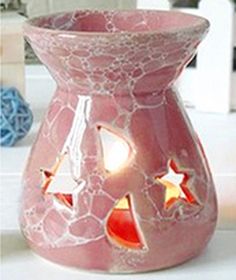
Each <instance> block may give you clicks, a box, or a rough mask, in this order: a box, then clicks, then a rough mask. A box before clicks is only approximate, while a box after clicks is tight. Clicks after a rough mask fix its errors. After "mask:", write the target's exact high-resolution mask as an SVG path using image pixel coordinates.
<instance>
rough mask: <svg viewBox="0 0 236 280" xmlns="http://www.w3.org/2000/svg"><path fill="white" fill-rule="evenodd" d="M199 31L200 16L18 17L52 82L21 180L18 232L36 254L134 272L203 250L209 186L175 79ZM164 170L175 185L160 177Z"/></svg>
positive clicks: (211, 206)
mask: <svg viewBox="0 0 236 280" xmlns="http://www.w3.org/2000/svg"><path fill="white" fill-rule="evenodd" d="M207 29H208V23H207V21H206V20H204V19H202V18H199V17H194V16H190V15H184V14H180V13H176V12H158V11H153V12H150V11H129V12H127V11H126V12H125V11H124V12H96V11H83V12H81V11H77V12H74V13H66V14H59V15H53V16H48V17H42V18H38V19H35V20H32V21H30V22H28V23H27V25H26V26H25V36H26V38H27V39H28V40H29V42H30V43H31V45H32V47H33V48H34V50H35V52H36V54H37V55H38V57H39V58H40V59H41V61H42V62H43V63H44V64H45V65H46V66H47V67H48V69H49V71H50V72H51V74H52V76H53V77H54V79H55V80H56V82H57V90H56V92H55V94H54V97H53V99H52V101H51V103H50V106H49V109H48V111H47V113H46V116H45V119H44V121H43V123H42V126H41V129H40V132H39V135H38V137H37V140H36V141H35V143H34V146H33V148H32V151H31V155H30V157H29V161H28V164H27V167H26V170H25V173H24V180H23V183H24V186H23V187H24V191H23V196H22V209H21V215H20V222H21V228H22V231H23V234H24V236H25V238H26V239H27V242H28V243H29V244H30V246H31V247H32V248H33V250H35V251H36V252H37V253H38V254H39V255H41V256H43V257H45V258H47V259H49V260H52V261H54V262H57V263H60V264H63V265H68V266H73V267H77V268H83V269H89V270H99V271H107V272H140V271H148V270H155V269H161V268H165V267H169V266H173V265H176V264H178V263H182V262H184V261H186V260H188V259H190V258H192V257H194V256H196V255H198V254H199V253H200V252H201V251H202V250H203V248H204V247H205V246H206V244H207V243H208V241H209V239H210V238H211V236H212V234H213V231H214V228H215V224H216V218H217V206H216V197H215V190H214V184H213V181H212V177H211V173H210V170H209V167H208V163H207V160H206V157H205V155H204V152H203V149H202V146H201V144H200V142H199V139H198V137H197V135H196V133H195V132H194V130H193V128H192V126H191V124H190V122H189V119H188V117H187V116H186V113H185V110H184V108H183V107H182V103H181V99H180V97H179V96H178V93H177V92H176V90H175V89H174V87H173V83H174V81H175V80H176V79H177V77H178V76H179V75H180V73H181V72H182V69H183V68H184V66H185V65H186V63H187V62H188V61H189V60H190V59H191V57H192V56H193V54H194V52H195V50H196V47H197V45H198V44H199V43H200V41H201V40H202V38H203V36H204V35H205V33H206V31H207ZM112 141H113V142H114V143H116V142H118V144H117V143H116V144H117V145H113V144H114V143H112ZM125 153H126V154H125ZM124 154H125V155H124ZM123 155H124V156H123ZM170 170H171V171H172V173H174V175H172V177H173V178H174V177H175V176H182V179H181V180H180V183H179V184H176V183H174V182H172V179H171V178H170V179H168V180H167V179H166V178H167V177H166V176H167V175H168V174H169V173H170ZM168 178H169V177H168ZM173 180H174V179H173ZM177 185H178V187H179V190H178V191H177V190H176V187H177ZM172 188H174V189H175V191H174V194H172V192H171V190H172ZM176 191H177V194H176ZM167 193H168V194H167ZM167 196H168V197H167Z"/></svg>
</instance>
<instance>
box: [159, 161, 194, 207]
mask: <svg viewBox="0 0 236 280" xmlns="http://www.w3.org/2000/svg"><path fill="white" fill-rule="evenodd" d="M156 180H157V181H158V182H160V183H161V184H162V185H163V186H164V187H165V208H168V207H170V206H171V205H172V204H173V203H174V202H175V201H177V200H178V199H183V200H185V201H187V202H188V203H195V202H196V200H195V198H194V196H193V195H192V193H191V191H190V190H189V188H188V186H187V183H188V181H189V175H188V174H187V173H186V172H184V171H180V170H179V169H178V167H177V165H176V163H175V162H174V161H173V160H170V161H169V162H168V173H167V174H165V175H164V176H162V177H157V178H156Z"/></svg>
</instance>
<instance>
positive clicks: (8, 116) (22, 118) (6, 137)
mask: <svg viewBox="0 0 236 280" xmlns="http://www.w3.org/2000/svg"><path fill="white" fill-rule="evenodd" d="M0 96H1V111H0V131H1V135H0V145H1V146H13V145H14V144H15V143H16V142H17V141H18V140H20V139H22V138H23V137H24V136H25V135H26V134H27V133H28V131H29V130H30V127H31V125H32V122H33V115H32V112H31V110H30V109H29V106H28V104H27V103H26V102H25V101H24V99H23V98H22V96H21V95H20V93H19V91H18V90H17V89H16V88H13V87H11V88H6V87H0Z"/></svg>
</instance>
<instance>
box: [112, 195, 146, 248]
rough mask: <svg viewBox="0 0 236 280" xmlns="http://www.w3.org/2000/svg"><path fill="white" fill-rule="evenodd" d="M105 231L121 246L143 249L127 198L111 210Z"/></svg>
mask: <svg viewBox="0 0 236 280" xmlns="http://www.w3.org/2000/svg"><path fill="white" fill-rule="evenodd" d="M107 231H108V233H109V235H110V237H111V238H112V239H114V240H115V241H116V242H117V243H120V244H121V245H122V246H125V247H128V248H132V249H140V248H142V247H143V246H142V243H141V241H140V238H139V235H138V231H137V228H136V225H135V220H134V217H133V214H132V209H131V206H130V199H129V197H128V196H126V197H125V198H123V199H122V200H121V201H120V202H119V203H118V204H117V205H116V207H115V208H114V209H113V211H112V213H111V215H110V217H109V219H108V222H107Z"/></svg>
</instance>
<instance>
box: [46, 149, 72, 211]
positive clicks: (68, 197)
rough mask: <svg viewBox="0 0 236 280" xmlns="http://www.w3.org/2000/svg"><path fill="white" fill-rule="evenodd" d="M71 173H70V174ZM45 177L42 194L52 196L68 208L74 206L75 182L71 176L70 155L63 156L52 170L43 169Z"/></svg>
mask: <svg viewBox="0 0 236 280" xmlns="http://www.w3.org/2000/svg"><path fill="white" fill-rule="evenodd" d="M68 171H69V172H68ZM41 173H42V176H43V183H42V186H41V188H42V192H43V194H44V195H46V194H52V195H53V196H54V197H55V198H57V200H59V201H60V202H62V203H64V204H65V205H66V206H68V207H72V206H73V197H72V192H73V190H74V187H75V182H74V180H73V179H72V178H71V175H70V176H67V175H68V173H69V174H70V170H69V159H68V154H67V153H65V154H63V155H61V156H60V157H59V158H58V159H57V162H56V164H55V165H54V166H53V167H52V168H51V170H47V169H43V168H41Z"/></svg>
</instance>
